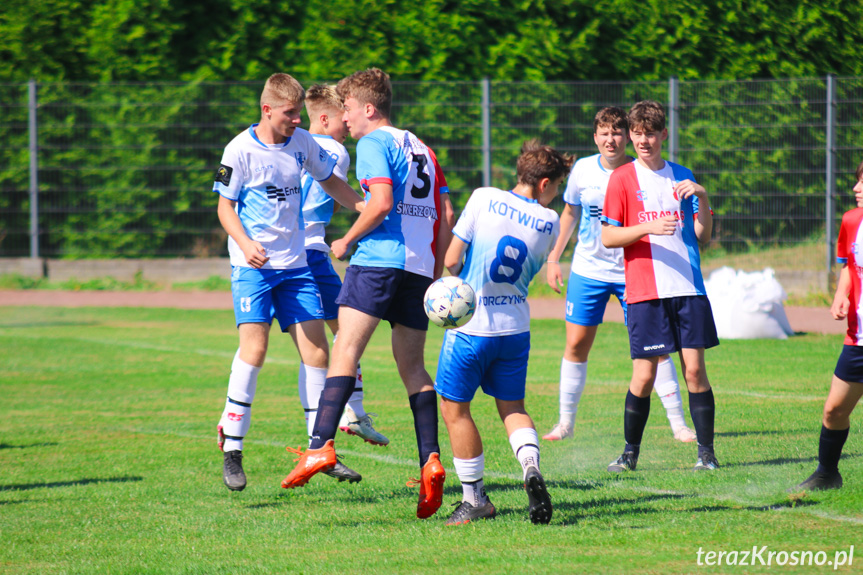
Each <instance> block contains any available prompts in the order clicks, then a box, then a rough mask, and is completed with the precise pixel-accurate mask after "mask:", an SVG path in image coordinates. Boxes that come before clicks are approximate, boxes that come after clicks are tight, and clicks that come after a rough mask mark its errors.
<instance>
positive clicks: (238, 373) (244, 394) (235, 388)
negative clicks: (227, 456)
mask: <svg viewBox="0 0 863 575" xmlns="http://www.w3.org/2000/svg"><path fill="white" fill-rule="evenodd" d="M260 371H261V368H260V367H255V366H254V365H250V364H248V363H246V362H245V361H243V360H242V359H240V350H239V349H238V350H237V353H236V355H234V362H233V363H232V364H231V376H230V378H229V379H228V399H227V400H226V401H225V409H224V411H223V412H222V418H221V419H220V420H219V425H220V426H221V427H222V433H223V434H224V435H225V436H226V437H225V444H224V445H223V446H222V449H223V450H224V451H242V450H243V438H244V437H245V436H246V434H247V433H248V432H249V426H250V425H251V424H252V401H253V400H254V399H255V390H256V389H257V387H258V373H260Z"/></svg>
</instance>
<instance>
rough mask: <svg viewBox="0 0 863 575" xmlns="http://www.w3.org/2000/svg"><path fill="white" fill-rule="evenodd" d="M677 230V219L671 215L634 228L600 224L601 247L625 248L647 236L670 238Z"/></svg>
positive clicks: (606, 223)
mask: <svg viewBox="0 0 863 575" xmlns="http://www.w3.org/2000/svg"><path fill="white" fill-rule="evenodd" d="M676 229H677V218H676V217H675V216H674V215H673V214H671V215H668V216H664V217H661V218H656V219H655V220H651V221H649V222H644V223H643V224H638V225H635V226H627V227H624V226H615V225H612V224H609V223H608V222H603V223H602V245H604V246H605V247H607V248H625V247H626V246H628V245H630V244H634V243H635V242H637V241H638V240H640V239H641V238H643V237H644V236H647V235H657V236H672V235H674V231H675V230H676Z"/></svg>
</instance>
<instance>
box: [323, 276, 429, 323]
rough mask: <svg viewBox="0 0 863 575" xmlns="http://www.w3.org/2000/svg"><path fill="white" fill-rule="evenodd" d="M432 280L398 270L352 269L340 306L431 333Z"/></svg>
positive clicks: (341, 293)
mask: <svg viewBox="0 0 863 575" xmlns="http://www.w3.org/2000/svg"><path fill="white" fill-rule="evenodd" d="M431 283H432V279H431V278H427V277H425V276H421V275H418V274H415V273H412V272H408V271H405V270H399V269H395V268H374V267H367V266H348V269H347V271H345V281H344V284H343V285H342V291H341V292H340V293H339V297H338V298H336V303H337V304H339V305H344V306H347V307H350V308H354V309H355V310H358V311H361V312H363V313H365V314H368V315H370V316H372V317H377V318H380V319H383V320H386V321H388V322H390V324H392V325H395V324H400V325H403V326H405V327H409V328H412V329H418V330H420V331H428V327H429V318H428V316H427V315H426V312H425V306H424V305H423V298H424V297H425V293H426V290H427V289H428V287H429V286H430V285H431Z"/></svg>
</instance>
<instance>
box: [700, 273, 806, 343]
mask: <svg viewBox="0 0 863 575" xmlns="http://www.w3.org/2000/svg"><path fill="white" fill-rule="evenodd" d="M704 287H705V289H706V290H707V297H708V298H709V299H710V305H711V307H712V308H713V319H714V321H715V323H716V331H717V332H718V334H719V338H720V339H757V338H766V339H787V338H788V336H789V335H794V330H793V329H792V328H791V324H790V323H788V316H786V315H785V308H784V307H783V305H782V302H783V301H785V299H786V298H787V296H786V294H785V290H784V289H782V286H781V285H780V284H779V281H778V280H777V279H776V277H775V275H774V273H773V269H771V268H765V269H764V271H762V272H744V271H734V270H733V269H731V268H730V267H723V268H719V269H718V270H716V271H714V272H713V273H711V274H710V277H709V278H708V279H707V281H705V282H704Z"/></svg>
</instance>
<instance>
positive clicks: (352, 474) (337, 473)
mask: <svg viewBox="0 0 863 575" xmlns="http://www.w3.org/2000/svg"><path fill="white" fill-rule="evenodd" d="M336 457H337V458H338V457H339V456H338V455H337V456H336ZM324 475H329V476H330V477H335V478H336V479H338V480H339V482H342V481H347V482H348V483H359V482H360V481H362V480H363V476H362V475H360V474H359V473H357V472H356V471H354V470H353V469H351V468H350V467H348V466H347V465H345V464H344V463H342V462H341V461H339V460H338V459H336V466H335V467H333V468H332V469H330V470H329V471H324Z"/></svg>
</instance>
